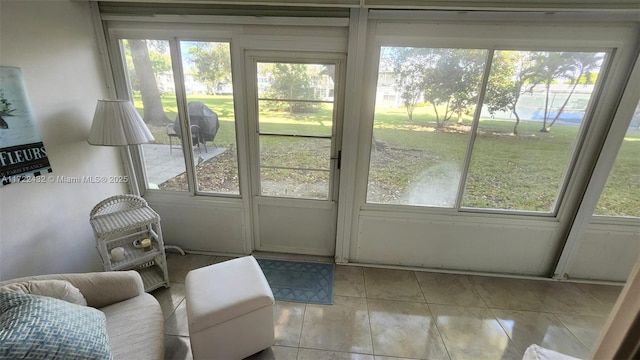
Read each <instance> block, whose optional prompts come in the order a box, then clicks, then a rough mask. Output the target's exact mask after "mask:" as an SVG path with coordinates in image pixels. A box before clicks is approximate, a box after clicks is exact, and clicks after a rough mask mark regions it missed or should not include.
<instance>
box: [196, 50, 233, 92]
mask: <svg viewBox="0 0 640 360" xmlns="http://www.w3.org/2000/svg"><path fill="white" fill-rule="evenodd" d="M189 56H190V58H191V61H192V62H193V64H194V70H195V73H194V77H195V78H196V80H198V81H201V82H202V83H204V84H205V85H206V86H207V90H208V91H209V93H211V94H213V95H215V94H216V89H217V88H218V85H219V84H220V83H224V82H229V81H231V56H230V55H229V44H227V43H202V42H199V43H197V45H196V46H193V47H191V48H189Z"/></svg>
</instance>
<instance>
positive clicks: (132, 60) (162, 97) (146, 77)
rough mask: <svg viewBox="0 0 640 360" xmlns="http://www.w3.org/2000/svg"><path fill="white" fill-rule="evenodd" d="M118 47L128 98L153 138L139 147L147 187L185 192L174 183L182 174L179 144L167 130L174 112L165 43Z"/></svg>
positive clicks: (123, 43)
mask: <svg viewBox="0 0 640 360" xmlns="http://www.w3.org/2000/svg"><path fill="white" fill-rule="evenodd" d="M121 46H122V49H123V53H124V55H125V68H126V70H127V76H128V80H129V85H130V90H131V91H132V92H133V94H132V96H131V98H132V99H133V102H134V104H135V106H136V108H137V109H138V111H139V112H140V114H141V115H142V118H143V119H144V122H145V123H146V124H147V126H148V127H149V130H151V133H152V134H153V137H154V138H155V141H154V142H153V143H150V144H143V145H142V152H143V157H144V166H145V170H146V173H147V179H148V184H147V188H149V189H163V190H176V191H187V190H188V186H187V183H186V181H185V182H179V181H176V177H180V176H184V174H185V162H184V158H183V156H182V150H181V149H180V141H179V139H178V138H175V137H170V136H169V133H168V130H167V129H168V126H171V124H172V123H173V119H174V118H175V117H176V115H177V113H178V109H177V105H176V93H175V86H174V82H173V72H172V70H171V57H170V55H169V42H168V41H163V40H122V41H121ZM181 174H182V175H181Z"/></svg>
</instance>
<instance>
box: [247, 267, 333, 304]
mask: <svg viewBox="0 0 640 360" xmlns="http://www.w3.org/2000/svg"><path fill="white" fill-rule="evenodd" d="M256 260H258V264H260V267H261V268H262V272H264V276H265V277H266V278H267V282H269V286H271V291H272V292H273V296H274V297H275V299H276V300H282V301H293V302H302V303H309V304H325V305H329V304H333V273H334V268H335V266H334V264H322V263H311V262H301V261H287V260H273V259H256Z"/></svg>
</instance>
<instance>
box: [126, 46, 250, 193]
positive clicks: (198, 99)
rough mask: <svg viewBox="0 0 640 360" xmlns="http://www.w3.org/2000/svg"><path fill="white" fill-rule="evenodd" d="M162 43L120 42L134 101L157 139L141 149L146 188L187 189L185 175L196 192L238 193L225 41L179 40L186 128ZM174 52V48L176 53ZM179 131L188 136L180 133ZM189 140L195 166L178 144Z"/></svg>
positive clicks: (228, 47)
mask: <svg viewBox="0 0 640 360" xmlns="http://www.w3.org/2000/svg"><path fill="white" fill-rule="evenodd" d="M173 44H176V43H170V42H169V41H162V40H122V41H121V46H122V48H123V52H124V55H125V61H126V69H127V76H128V80H129V86H130V91H131V92H132V99H133V100H134V103H135V105H136V107H137V108H138V110H139V111H140V113H141V114H143V119H144V121H145V122H146V124H147V126H148V127H149V129H150V130H151V132H152V133H153V135H154V137H155V142H154V143H152V144H145V145H143V158H144V161H143V162H144V166H145V170H146V174H147V180H148V183H147V187H148V188H149V189H161V190H170V191H188V190H189V185H188V177H187V171H193V172H194V174H195V183H196V191H198V192H201V193H217V194H232V195H237V194H239V193H240V191H239V181H238V157H237V145H236V126H235V115H234V105H233V88H232V85H231V84H232V81H231V80H232V79H231V58H230V46H229V43H227V42H202V41H181V42H178V43H177V44H179V46H180V49H179V53H180V54H181V58H180V60H181V64H182V69H181V72H182V78H183V79H184V84H181V86H182V87H183V89H184V93H185V94H186V99H185V101H186V103H187V108H188V114H187V115H188V124H187V125H186V126H184V125H182V124H181V122H180V117H179V116H178V107H177V101H176V82H175V81H176V80H175V79H176V77H174V70H173V69H174V68H175V67H174V65H175V64H172V61H171V55H170V50H171V46H176V47H177V46H178V45H173ZM175 50H176V51H177V50H178V49H175ZM183 132H186V134H188V135H186V134H184V133H183ZM189 136H190V138H191V143H192V145H193V148H192V149H191V150H190V151H192V159H193V166H192V167H191V166H189V167H188V168H187V167H186V166H185V164H187V163H186V161H187V160H188V159H189V157H187V156H185V155H186V154H184V153H183V145H182V143H183V142H185V141H188V138H189Z"/></svg>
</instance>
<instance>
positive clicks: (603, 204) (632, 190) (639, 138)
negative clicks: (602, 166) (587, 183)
mask: <svg viewBox="0 0 640 360" xmlns="http://www.w3.org/2000/svg"><path fill="white" fill-rule="evenodd" d="M595 215H605V216H630V217H640V104H638V106H637V107H636V110H635V112H634V115H633V118H632V119H631V124H630V125H629V128H628V129H627V134H626V135H625V137H624V141H623V142H622V146H621V147H620V151H619V152H618V157H617V158H616V162H615V163H614V164H613V169H611V173H610V174H609V180H607V184H606V185H605V187H604V190H603V191H602V194H601V195H600V201H598V205H597V206H596V210H595Z"/></svg>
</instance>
